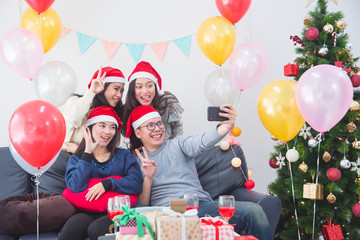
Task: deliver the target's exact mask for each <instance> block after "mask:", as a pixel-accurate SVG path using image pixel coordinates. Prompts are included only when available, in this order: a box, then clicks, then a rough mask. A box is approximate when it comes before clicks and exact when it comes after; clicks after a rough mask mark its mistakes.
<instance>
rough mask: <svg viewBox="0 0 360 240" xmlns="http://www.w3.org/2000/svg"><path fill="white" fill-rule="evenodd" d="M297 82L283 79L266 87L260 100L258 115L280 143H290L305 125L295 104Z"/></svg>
mask: <svg viewBox="0 0 360 240" xmlns="http://www.w3.org/2000/svg"><path fill="white" fill-rule="evenodd" d="M296 84H297V83H296V82H295V81H293V80H288V79H283V80H276V81H273V82H271V83H269V84H268V85H266V86H265V87H264V88H263V90H262V91H261V93H260V95H259V98H258V107H257V108H258V114H259V117H260V120H261V122H262V124H263V125H264V126H265V128H266V129H267V130H268V131H269V132H270V133H271V134H272V135H273V136H274V137H276V138H277V139H279V140H280V141H290V140H291V139H293V138H294V137H295V136H296V135H297V134H298V133H299V131H300V130H301V128H302V127H303V126H304V124H305V120H304V118H303V117H302V116H301V114H300V112H299V109H298V107H297V105H296V102H295V87H296Z"/></svg>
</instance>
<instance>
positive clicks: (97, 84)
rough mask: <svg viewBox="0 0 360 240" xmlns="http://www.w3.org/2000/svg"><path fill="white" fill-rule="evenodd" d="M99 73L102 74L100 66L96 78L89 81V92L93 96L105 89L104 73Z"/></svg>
mask: <svg viewBox="0 0 360 240" xmlns="http://www.w3.org/2000/svg"><path fill="white" fill-rule="evenodd" d="M101 73H102V66H100V69H99V72H98V74H97V76H96V78H95V79H93V80H92V81H91V85H90V91H92V92H93V93H95V94H98V93H100V92H101V91H102V90H104V87H105V83H104V78H105V76H106V72H104V73H103V74H102V75H101Z"/></svg>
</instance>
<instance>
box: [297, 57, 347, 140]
mask: <svg viewBox="0 0 360 240" xmlns="http://www.w3.org/2000/svg"><path fill="white" fill-rule="evenodd" d="M352 98H353V87H352V84H351V80H350V78H349V77H348V76H347V74H346V72H344V71H343V70H341V69H340V68H338V67H335V66H333V65H329V64H322V65H318V66H315V67H312V68H310V69H309V70H307V71H306V72H304V74H303V75H302V76H301V77H300V79H299V81H298V84H297V86H296V89H295V99H296V105H297V106H298V108H299V111H300V113H301V115H302V116H303V117H304V119H305V120H306V121H307V122H308V123H309V124H310V126H311V127H312V128H313V129H315V130H316V131H318V132H321V133H323V132H326V131H329V130H330V129H331V128H332V127H333V126H335V125H336V124H337V123H338V122H339V121H340V120H341V119H342V118H343V117H344V115H345V114H346V112H347V111H348V109H349V107H350V105H351V102H352Z"/></svg>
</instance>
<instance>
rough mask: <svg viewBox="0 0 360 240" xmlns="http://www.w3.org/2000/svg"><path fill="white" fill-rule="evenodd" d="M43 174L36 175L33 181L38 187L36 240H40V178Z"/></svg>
mask: <svg viewBox="0 0 360 240" xmlns="http://www.w3.org/2000/svg"><path fill="white" fill-rule="evenodd" d="M40 175H41V174H39V175H38V174H36V175H35V179H33V181H34V183H35V186H36V239H37V240H39V215H40V214H39V208H40V206H39V183H40V181H39V179H38V177H39V176H40Z"/></svg>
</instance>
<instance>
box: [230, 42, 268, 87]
mask: <svg viewBox="0 0 360 240" xmlns="http://www.w3.org/2000/svg"><path fill="white" fill-rule="evenodd" d="M268 64H269V60H268V55H267V52H266V50H265V48H264V47H263V46H261V45H260V44H258V43H255V42H245V43H243V44H240V45H239V46H237V47H236V48H235V50H234V51H233V53H232V54H231V56H230V60H229V71H230V75H231V78H232V80H233V81H234V82H235V84H236V86H237V87H238V88H239V89H240V90H244V89H247V88H249V87H251V86H253V85H254V84H255V83H257V82H258V81H259V80H260V79H261V78H262V77H263V76H264V75H265V72H266V70H267V68H268Z"/></svg>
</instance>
